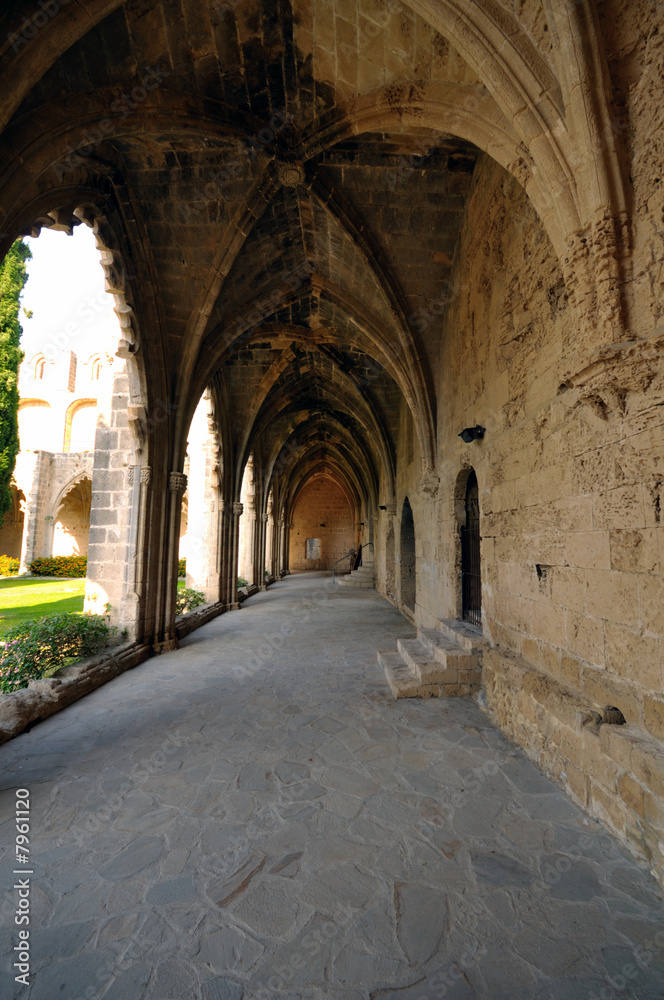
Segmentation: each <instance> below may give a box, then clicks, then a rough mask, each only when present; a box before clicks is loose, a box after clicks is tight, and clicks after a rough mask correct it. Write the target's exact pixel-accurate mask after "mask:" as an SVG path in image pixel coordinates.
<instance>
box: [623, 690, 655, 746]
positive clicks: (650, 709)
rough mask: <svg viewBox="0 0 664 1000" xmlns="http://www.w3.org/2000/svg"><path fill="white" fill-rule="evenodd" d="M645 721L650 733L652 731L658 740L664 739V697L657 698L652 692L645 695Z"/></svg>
mask: <svg viewBox="0 0 664 1000" xmlns="http://www.w3.org/2000/svg"><path fill="white" fill-rule="evenodd" d="M623 714H624V712H623ZM643 723H644V725H645V727H646V729H647V730H648V732H649V733H652V735H653V736H655V737H656V738H657V739H658V740H664V698H657V697H655V696H654V695H650V694H646V695H644V697H643Z"/></svg>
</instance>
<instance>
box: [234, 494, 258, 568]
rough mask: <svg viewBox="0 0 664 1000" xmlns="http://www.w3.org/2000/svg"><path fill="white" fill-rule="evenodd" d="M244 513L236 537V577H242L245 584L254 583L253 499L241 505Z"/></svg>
mask: <svg viewBox="0 0 664 1000" xmlns="http://www.w3.org/2000/svg"><path fill="white" fill-rule="evenodd" d="M242 509H243V511H244V512H245V513H244V516H243V518H242V523H241V524H240V534H239V537H238V560H237V575H238V576H242V577H244V579H245V580H246V581H247V583H253V582H254V528H255V519H256V512H255V510H254V505H253V498H250V499H249V500H247V501H246V503H244V504H243V505H242Z"/></svg>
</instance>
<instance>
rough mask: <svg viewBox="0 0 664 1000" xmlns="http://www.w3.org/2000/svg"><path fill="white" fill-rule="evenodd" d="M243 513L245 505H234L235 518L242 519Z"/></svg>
mask: <svg viewBox="0 0 664 1000" xmlns="http://www.w3.org/2000/svg"><path fill="white" fill-rule="evenodd" d="M243 511H244V504H242V503H234V504H233V516H234V517H241V516H242V512H243Z"/></svg>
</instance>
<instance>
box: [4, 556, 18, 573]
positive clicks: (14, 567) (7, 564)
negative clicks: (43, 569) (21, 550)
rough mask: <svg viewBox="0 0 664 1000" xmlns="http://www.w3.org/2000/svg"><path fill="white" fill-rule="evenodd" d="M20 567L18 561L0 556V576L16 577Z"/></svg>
mask: <svg viewBox="0 0 664 1000" xmlns="http://www.w3.org/2000/svg"><path fill="white" fill-rule="evenodd" d="M20 565H21V560H20V559H12V558H11V556H0V576H16V575H17V574H18V568H19V566H20Z"/></svg>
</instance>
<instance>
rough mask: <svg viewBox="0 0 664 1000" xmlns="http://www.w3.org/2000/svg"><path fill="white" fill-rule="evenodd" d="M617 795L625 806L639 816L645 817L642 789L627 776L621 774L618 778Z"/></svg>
mask: <svg viewBox="0 0 664 1000" xmlns="http://www.w3.org/2000/svg"><path fill="white" fill-rule="evenodd" d="M618 794H619V795H620V798H621V799H622V800H623V802H624V803H625V805H626V806H627V807H628V808H629V809H632V810H633V811H634V812H635V813H637V814H638V815H639V816H645V807H644V802H643V788H642V786H641V785H640V784H639V783H638V781H635V780H634V778H632V777H631V775H629V774H621V776H620V777H619V778H618Z"/></svg>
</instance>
